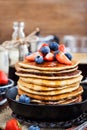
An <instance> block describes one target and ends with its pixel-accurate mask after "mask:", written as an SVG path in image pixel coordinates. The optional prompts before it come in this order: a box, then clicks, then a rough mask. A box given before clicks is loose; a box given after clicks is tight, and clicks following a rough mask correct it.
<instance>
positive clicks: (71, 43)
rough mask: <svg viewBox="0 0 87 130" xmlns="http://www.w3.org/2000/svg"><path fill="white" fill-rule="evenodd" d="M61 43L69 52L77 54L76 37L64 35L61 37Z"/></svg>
mask: <svg viewBox="0 0 87 130" xmlns="http://www.w3.org/2000/svg"><path fill="white" fill-rule="evenodd" d="M63 43H64V44H65V46H66V48H67V50H68V51H70V52H78V51H79V47H78V45H77V37H76V36H73V35H65V36H64V37H63Z"/></svg>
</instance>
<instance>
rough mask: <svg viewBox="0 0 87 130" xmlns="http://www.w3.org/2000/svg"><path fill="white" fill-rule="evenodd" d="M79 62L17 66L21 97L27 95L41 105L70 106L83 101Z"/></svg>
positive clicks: (22, 63) (21, 64) (18, 64)
mask: <svg viewBox="0 0 87 130" xmlns="http://www.w3.org/2000/svg"><path fill="white" fill-rule="evenodd" d="M78 64H79V62H76V61H72V65H64V64H60V63H58V61H52V62H44V63H43V64H37V63H35V62H29V61H23V62H18V63H17V64H16V70H17V71H16V75H18V76H19V80H18V93H19V95H22V94H26V95H28V96H29V97H30V98H31V102H33V103H39V104H68V103H73V102H80V101H81V100H82V96H81V95H82V92H83V88H82V87H81V86H80V82H81V80H82V75H81V71H80V70H78Z"/></svg>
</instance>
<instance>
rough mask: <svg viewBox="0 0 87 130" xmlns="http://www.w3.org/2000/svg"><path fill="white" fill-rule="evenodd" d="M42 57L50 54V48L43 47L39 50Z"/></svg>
mask: <svg viewBox="0 0 87 130" xmlns="http://www.w3.org/2000/svg"><path fill="white" fill-rule="evenodd" d="M40 51H41V52H42V54H43V55H46V54H47V53H49V52H50V48H49V47H48V46H44V47H42V48H41V49H40Z"/></svg>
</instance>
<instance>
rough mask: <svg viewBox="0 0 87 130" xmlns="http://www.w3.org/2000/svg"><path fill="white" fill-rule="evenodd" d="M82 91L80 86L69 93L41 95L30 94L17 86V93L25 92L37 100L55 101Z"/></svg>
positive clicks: (76, 94) (74, 95)
mask: <svg viewBox="0 0 87 130" xmlns="http://www.w3.org/2000/svg"><path fill="white" fill-rule="evenodd" d="M82 92H83V88H82V87H81V86H80V87H79V88H78V89H77V90H75V91H72V92H69V93H64V94H62V95H61V94H60V95H54V96H48V95H47V96H42V95H37V94H31V93H29V92H27V91H25V90H22V89H20V88H18V93H19V95H22V94H26V95H27V96H29V97H30V98H34V99H38V100H47V101H48V100H51V101H54V100H55V101H56V100H61V99H65V98H67V97H68V98H71V97H76V96H78V95H80V94H82Z"/></svg>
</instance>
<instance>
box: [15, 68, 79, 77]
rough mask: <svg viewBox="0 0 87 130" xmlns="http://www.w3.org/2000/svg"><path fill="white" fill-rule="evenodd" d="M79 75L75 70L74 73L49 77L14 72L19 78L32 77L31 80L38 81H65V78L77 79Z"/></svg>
mask: <svg viewBox="0 0 87 130" xmlns="http://www.w3.org/2000/svg"><path fill="white" fill-rule="evenodd" d="M80 74H81V71H80V70H76V71H74V72H68V73H62V74H50V75H45V74H44V75H43V74H40V75H39V74H35V73H34V72H33V74H32V73H23V72H16V75H17V76H20V77H27V78H28V77H32V78H40V79H67V78H73V77H78V76H79V75H80Z"/></svg>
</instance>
